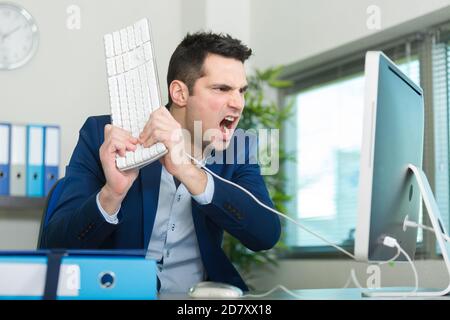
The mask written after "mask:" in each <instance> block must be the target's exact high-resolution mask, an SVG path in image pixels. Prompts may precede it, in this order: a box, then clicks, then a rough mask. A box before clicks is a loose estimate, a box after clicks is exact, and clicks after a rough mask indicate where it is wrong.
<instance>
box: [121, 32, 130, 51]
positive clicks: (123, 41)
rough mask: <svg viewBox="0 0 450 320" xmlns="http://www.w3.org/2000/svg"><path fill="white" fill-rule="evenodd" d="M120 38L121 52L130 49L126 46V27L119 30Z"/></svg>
mask: <svg viewBox="0 0 450 320" xmlns="http://www.w3.org/2000/svg"><path fill="white" fill-rule="evenodd" d="M120 40H121V41H122V42H121V44H122V52H127V51H128V50H130V48H129V47H128V32H127V29H122V30H120Z"/></svg>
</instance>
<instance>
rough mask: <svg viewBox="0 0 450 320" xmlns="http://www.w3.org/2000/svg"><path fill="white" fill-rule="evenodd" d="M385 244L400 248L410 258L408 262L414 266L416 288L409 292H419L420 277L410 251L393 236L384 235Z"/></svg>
mask: <svg viewBox="0 0 450 320" xmlns="http://www.w3.org/2000/svg"><path fill="white" fill-rule="evenodd" d="M383 244H384V245H385V246H388V247H391V248H393V247H396V248H397V250H399V251H400V252H401V253H402V254H403V255H404V256H405V257H406V259H407V260H408V262H409V264H410V265H411V268H412V270H413V272H414V290H413V291H411V292H410V293H409V294H414V293H415V292H417V289H418V288H419V277H418V275H417V270H416V267H415V266H414V263H413V262H412V260H411V258H410V257H409V255H408V253H407V252H406V251H405V250H403V248H402V247H401V246H400V244H399V243H398V242H397V240H396V239H394V238H392V237H388V236H387V237H384V239H383Z"/></svg>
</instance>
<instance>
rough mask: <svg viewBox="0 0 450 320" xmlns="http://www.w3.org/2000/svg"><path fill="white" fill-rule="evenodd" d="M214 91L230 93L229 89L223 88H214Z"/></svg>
mask: <svg viewBox="0 0 450 320" xmlns="http://www.w3.org/2000/svg"><path fill="white" fill-rule="evenodd" d="M214 90H216V91H220V92H227V91H228V89H227V88H221V87H219V88H214Z"/></svg>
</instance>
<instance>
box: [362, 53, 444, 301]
mask: <svg viewBox="0 0 450 320" xmlns="http://www.w3.org/2000/svg"><path fill="white" fill-rule="evenodd" d="M365 80H366V84H365V102H364V103H365V105H364V108H365V109H364V123H363V142H362V148H361V160H360V180H359V199H358V216H357V226H356V234H355V257H356V259H357V260H359V261H365V262H372V261H387V260H390V259H392V258H393V257H395V256H396V254H397V250H398V249H397V248H392V247H389V246H386V245H384V244H383V240H384V239H385V237H387V236H389V237H391V238H394V239H396V240H397V243H398V244H399V246H400V247H401V248H402V249H403V250H404V251H405V252H406V253H407V254H408V255H409V256H410V257H411V258H412V259H413V258H414V254H415V250H416V242H417V228H414V227H408V228H405V219H406V218H408V220H410V221H413V222H419V223H420V221H419V220H418V219H419V211H420V208H421V204H422V199H423V202H424V203H425V207H426V209H427V210H426V213H427V214H428V215H429V217H430V221H431V225H432V228H433V229H434V232H435V234H436V239H437V243H438V246H439V248H440V251H441V253H442V256H443V258H444V262H445V265H446V269H447V272H448V274H449V275H450V259H449V257H450V245H449V243H448V242H445V241H444V238H443V234H446V231H445V228H444V225H443V223H442V219H441V216H440V213H439V208H438V206H437V204H436V201H435V199H434V196H433V193H432V191H431V187H430V185H429V183H428V180H427V178H426V176H425V174H424V172H423V171H422V169H421V167H422V158H423V140H424V139H423V136H424V98H423V91H422V89H421V88H420V87H419V86H418V85H417V84H415V83H414V82H413V81H411V79H409V78H408V77H407V76H406V75H405V74H404V73H403V72H402V71H400V69H399V68H398V67H397V66H396V65H395V64H394V63H393V62H392V61H391V60H390V59H389V58H388V57H386V56H385V55H384V54H383V53H382V52H377V51H369V52H367V54H366V63H365ZM396 260H406V257H405V255H404V254H402V255H399V256H398V258H397V259H396ZM445 281H446V280H444V279H443V284H445V285H447V287H446V288H444V289H438V290H432V289H422V290H419V291H417V292H414V295H416V296H439V295H445V294H448V293H449V292H450V282H448V283H446V282H445ZM371 295H372V294H371ZM373 295H375V296H401V295H405V292H402V291H397V292H395V291H391V292H386V291H385V292H378V293H374V294H373Z"/></svg>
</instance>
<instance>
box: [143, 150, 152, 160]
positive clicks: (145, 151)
mask: <svg viewBox="0 0 450 320" xmlns="http://www.w3.org/2000/svg"><path fill="white" fill-rule="evenodd" d="M142 158H143V159H144V160H148V159H150V158H151V156H150V148H143V149H142Z"/></svg>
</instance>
